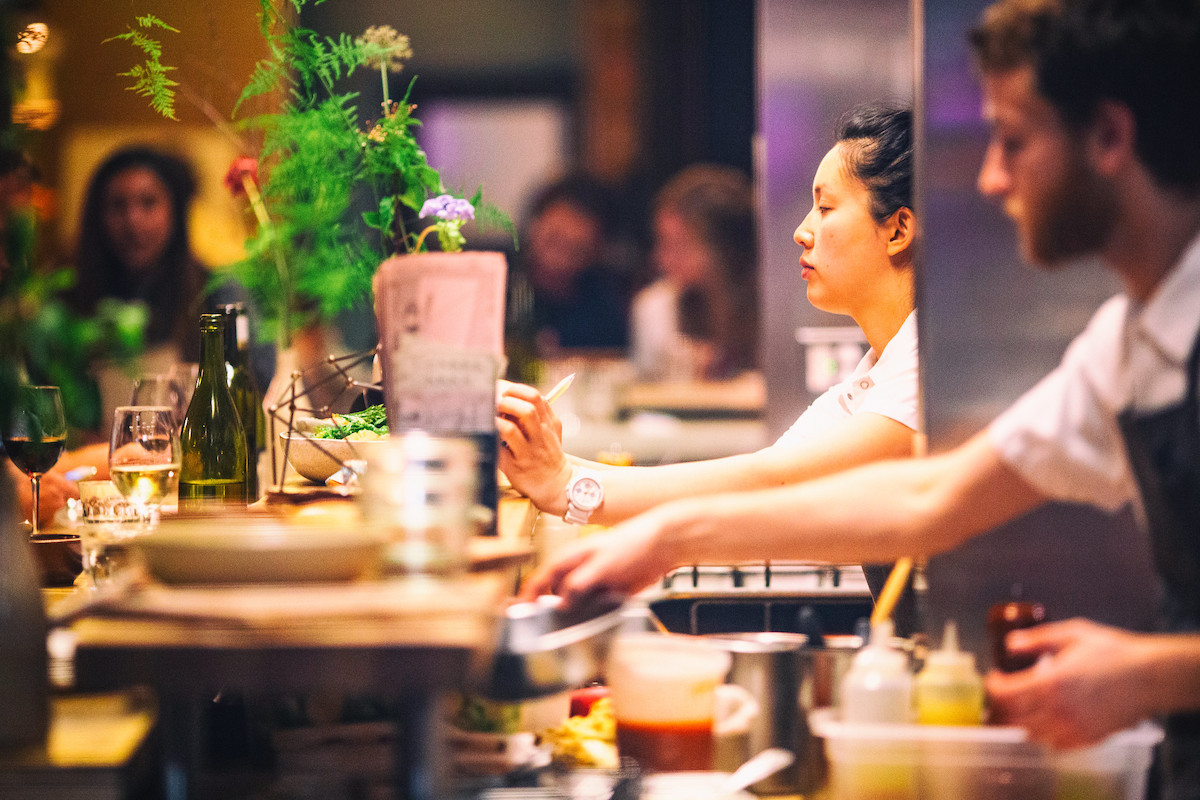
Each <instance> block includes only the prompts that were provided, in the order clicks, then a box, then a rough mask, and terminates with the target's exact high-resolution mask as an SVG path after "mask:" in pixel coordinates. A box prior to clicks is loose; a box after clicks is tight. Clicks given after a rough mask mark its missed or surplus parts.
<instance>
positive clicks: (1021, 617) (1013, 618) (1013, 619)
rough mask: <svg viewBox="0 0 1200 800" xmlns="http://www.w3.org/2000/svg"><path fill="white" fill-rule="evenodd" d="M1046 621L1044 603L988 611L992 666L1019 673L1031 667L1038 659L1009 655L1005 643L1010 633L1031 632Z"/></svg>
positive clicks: (999, 605) (1016, 604) (998, 606)
mask: <svg viewBox="0 0 1200 800" xmlns="http://www.w3.org/2000/svg"><path fill="white" fill-rule="evenodd" d="M1045 621H1046V609H1045V608H1044V607H1043V606H1042V604H1041V603H1025V602H1018V601H1013V602H1010V603H997V604H996V605H994V606H992V607H991V608H990V609H988V616H987V632H988V641H989V642H990V644H991V651H992V666H994V667H996V669H998V670H1000V671H1002V672H1016V671H1017V670H1022V669H1027V668H1029V667H1032V666H1033V665H1034V663H1035V662H1036V661H1037V658H1036V656H1025V655H1022V656H1014V655H1012V654H1010V653H1009V652H1008V647H1007V645H1006V644H1005V639H1006V638H1007V636H1008V633H1009V631H1015V630H1017V629H1018V628H1032V627H1033V626H1034V625H1038V624H1040V623H1042V622H1045Z"/></svg>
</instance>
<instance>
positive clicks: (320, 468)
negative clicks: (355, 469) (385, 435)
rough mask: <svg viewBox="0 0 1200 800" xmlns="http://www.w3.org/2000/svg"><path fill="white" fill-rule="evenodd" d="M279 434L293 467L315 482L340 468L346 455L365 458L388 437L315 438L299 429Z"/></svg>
mask: <svg viewBox="0 0 1200 800" xmlns="http://www.w3.org/2000/svg"><path fill="white" fill-rule="evenodd" d="M279 438H280V440H281V441H282V443H283V446H284V447H286V448H287V459H288V463H289V464H291V465H292V469H294V470H296V472H298V473H300V475H302V476H303V477H305V478H307V479H308V480H310V481H315V482H316V483H324V482H325V479H326V478H328V477H329V476H330V475H332V474H333V473H335V472H337V471H338V470H339V469H341V468H342V465H343V464H344V463H345V462H346V461H347V460H348V459H353V458H358V459H366V458H368V457H369V455H368V454H369V453H370V452H371V451H372V450H374V449H378V448H380V447H383V446H385V443H386V442H387V441H388V440H387V439H364V440H360V441H348V440H346V439H314V438H312V437H311V436H306V435H304V434H302V433H293V434H291V435H288V434H287V433H281V434H279Z"/></svg>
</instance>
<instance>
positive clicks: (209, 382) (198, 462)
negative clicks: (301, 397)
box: [179, 314, 247, 511]
mask: <svg viewBox="0 0 1200 800" xmlns="http://www.w3.org/2000/svg"><path fill="white" fill-rule="evenodd" d="M224 333H225V322H224V319H223V317H222V315H221V314H201V315H200V375H199V377H198V378H197V380H196V391H195V393H194V394H193V395H192V402H191V403H189V404H188V410H187V414H186V415H184V418H183V429H182V430H181V431H180V433H179V444H180V450H181V451H182V455H183V458H182V463H181V465H180V472H179V510H180V511H198V510H208V509H211V508H213V507H214V506H218V507H219V506H221V505H225V506H231V507H245V505H246V472H247V469H246V467H247V458H246V432H245V430H244V429H243V428H242V422H241V419H240V418H239V416H238V411H237V406H236V405H234V402H233V395H232V394H230V392H229V381H228V378H227V376H226V371H225V342H224V339H225V337H224Z"/></svg>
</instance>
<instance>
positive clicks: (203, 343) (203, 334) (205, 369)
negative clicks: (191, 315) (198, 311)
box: [198, 314, 225, 383]
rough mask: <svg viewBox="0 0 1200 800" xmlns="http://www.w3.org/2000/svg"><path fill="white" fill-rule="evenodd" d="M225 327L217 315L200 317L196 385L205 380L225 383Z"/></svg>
mask: <svg viewBox="0 0 1200 800" xmlns="http://www.w3.org/2000/svg"><path fill="white" fill-rule="evenodd" d="M224 333H225V325H224V323H223V322H222V321H221V317H220V316H219V315H217V314H203V315H201V317H200V377H199V381H198V383H204V382H205V381H207V380H220V381H222V382H224V381H225V336H224Z"/></svg>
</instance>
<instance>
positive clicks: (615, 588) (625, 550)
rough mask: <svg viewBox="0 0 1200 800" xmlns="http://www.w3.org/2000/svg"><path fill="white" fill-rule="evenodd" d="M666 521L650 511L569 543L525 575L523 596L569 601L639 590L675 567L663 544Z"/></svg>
mask: <svg viewBox="0 0 1200 800" xmlns="http://www.w3.org/2000/svg"><path fill="white" fill-rule="evenodd" d="M664 523H665V517H664V516H663V515H662V514H660V513H658V512H657V511H650V512H648V513H645V514H641V515H639V516H637V517H634V518H633V519H631V520H629V521H628V522H624V523H622V524H621V525H618V526H617V527H615V528H613V529H612V530H611V531H609V532H607V533H602V534H593V535H591V536H588V537H586V538H583V539H580V540H578V541H576V542H573V543H572V544H570V545H568V546H567V547H564V548H563V549H562V550H560V551H558V552H557V553H556V554H555V555H554V557H553V558H552V559H550V560H549V561H547V562H546V563H545V564H543V565H542V566H540V567H539V568H538V569H537V570H536V571H535V572H534V573H533V575H531V576H530V577H529V579H528V580H527V581H526V582H525V584H524V585H523V586H522V587H521V596H522V597H524V598H526V599H533V598H535V597H537V596H538V595H542V594H556V595H559V596H561V597H562V598H563V599H564V600H565V601H566V603H567V605H571V604H572V603H575V602H578V601H579V600H581V599H582V598H584V597H592V596H595V595H597V594H600V593H605V594H614V595H619V596H623V597H625V596H629V595H632V594H635V593H637V592H639V591H641V590H642V589H644V588H646V587H647V586H649V585H650V584H652V583H654V582H655V581H656V580H658V579H659V578H661V577H662V576H663V575H664V574H666V572H667V571H668V570H669V569H671V567H673V566H675V565H674V563H672V561H671V558H670V556H669V555H667V548H666V547H664V546H663V543H662V539H661V535H662V533H663V531H664V530H665V526H664Z"/></svg>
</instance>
